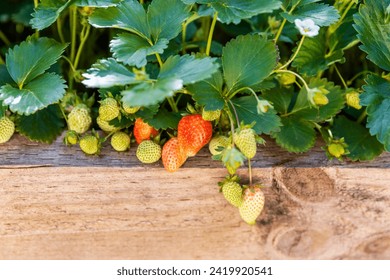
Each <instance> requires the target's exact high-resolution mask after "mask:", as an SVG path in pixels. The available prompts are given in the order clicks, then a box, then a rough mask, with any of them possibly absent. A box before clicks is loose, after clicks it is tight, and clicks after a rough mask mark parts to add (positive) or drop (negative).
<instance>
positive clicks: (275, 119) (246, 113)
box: [232, 96, 282, 134]
mask: <svg viewBox="0 0 390 280" xmlns="http://www.w3.org/2000/svg"><path fill="white" fill-rule="evenodd" d="M259 99H261V97H259ZM232 102H233V104H234V108H235V109H236V112H237V115H238V119H239V121H240V122H244V124H251V123H253V122H256V124H255V126H254V127H253V129H254V130H255V131H256V133H257V134H262V133H265V134H270V133H273V132H278V131H280V126H281V125H282V123H281V120H280V117H279V116H278V115H277V114H276V111H275V110H274V109H269V110H268V111H267V113H261V114H259V113H257V100H256V98H255V97H254V96H243V97H240V98H234V99H232Z"/></svg>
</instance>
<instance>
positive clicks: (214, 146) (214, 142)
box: [209, 135, 230, 156]
mask: <svg viewBox="0 0 390 280" xmlns="http://www.w3.org/2000/svg"><path fill="white" fill-rule="evenodd" d="M229 144H230V141H229V138H228V137H226V136H223V135H217V136H214V137H213V138H212V139H211V140H210V142H209V151H210V153H211V154H212V155H213V156H216V155H220V154H221V151H220V150H219V149H221V147H222V148H225V147H227V146H228V145H229Z"/></svg>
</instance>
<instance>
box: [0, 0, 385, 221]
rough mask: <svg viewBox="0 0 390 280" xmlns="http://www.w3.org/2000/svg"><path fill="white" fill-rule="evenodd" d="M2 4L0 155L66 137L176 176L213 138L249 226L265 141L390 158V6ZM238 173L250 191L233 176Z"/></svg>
mask: <svg viewBox="0 0 390 280" xmlns="http://www.w3.org/2000/svg"><path fill="white" fill-rule="evenodd" d="M3 2H4V1H3ZM2 4H3V7H2V10H1V12H0V26H1V29H0V41H1V45H0V136H1V139H0V140H1V141H0V143H3V142H6V141H8V140H9V139H10V138H11V137H12V135H13V134H14V131H16V132H17V133H19V134H21V135H24V136H25V137H27V138H28V139H30V140H31V141H38V142H44V143H51V142H53V141H54V140H55V139H56V138H57V137H59V136H60V135H61V134H62V133H63V131H64V130H66V131H67V132H66V133H64V134H63V135H64V142H65V143H66V144H68V145H74V144H77V143H79V145H80V147H81V149H82V150H83V151H84V152H85V153H86V154H90V155H91V154H92V155H96V154H99V151H100V149H101V148H104V149H105V148H109V147H103V146H102V143H103V142H105V141H107V140H108V139H110V138H111V137H112V138H111V145H112V147H113V148H114V149H115V150H117V151H127V150H128V148H129V146H130V142H134V139H135V141H136V142H137V144H138V146H136V147H135V148H134V149H137V157H138V158H139V159H140V161H141V162H144V163H152V162H156V161H158V160H159V159H160V157H162V163H163V165H164V167H165V168H166V169H167V170H168V171H171V172H175V171H178V170H179V168H180V167H181V166H182V165H183V164H185V161H186V160H187V158H188V157H189V156H196V154H197V153H198V151H199V150H200V149H202V148H203V147H204V146H205V145H207V144H208V143H209V142H210V140H211V139H212V140H211V143H210V147H209V150H210V152H211V153H212V157H213V159H215V160H220V161H221V165H223V166H225V167H226V169H227V173H229V174H230V175H231V176H229V177H228V179H226V180H227V181H226V180H225V181H223V182H222V183H221V184H222V185H223V184H225V185H229V186H230V187H229V188H228V187H226V188H225V191H224V187H222V188H221V189H222V190H221V191H222V192H223V193H224V195H225V197H227V198H228V200H229V202H230V203H232V204H233V205H235V206H240V205H241V203H242V205H241V206H240V213H241V215H242V216H243V219H244V220H245V221H247V222H248V223H250V224H252V223H254V220H255V219H256V217H257V216H258V215H259V214H260V212H261V209H262V208H263V203H264V200H263V193H262V191H261V190H260V188H259V187H257V185H258V184H257V183H256V184H253V182H252V176H251V165H250V163H251V161H250V160H251V158H253V157H254V156H255V155H256V153H258V152H261V150H259V146H258V145H257V144H259V143H264V142H265V141H264V139H263V137H262V136H265V135H268V136H269V137H268V138H267V139H270V140H268V141H275V142H276V143H277V144H278V145H279V146H281V147H282V148H283V149H285V150H286V152H290V153H304V152H310V149H311V148H312V147H313V146H314V144H315V143H316V141H317V139H318V138H321V139H322V142H323V143H324V144H323V150H324V153H326V155H327V156H328V157H329V159H330V160H332V159H337V160H349V161H364V160H373V159H375V158H376V157H377V156H379V155H380V154H381V153H382V152H384V151H387V152H388V151H390V74H389V71H390V0H380V1H376V0H365V1H357V0H334V1H331V0H327V1H321V0H272V1H268V0H250V1H249V0H248V1H234V0H220V1H214V0H198V1H196V0H152V1H147V0H145V1H143V0H140V1H136V0H41V1H39V0H5V2H4V3H2ZM95 130H102V131H103V132H102V134H103V133H104V134H105V136H104V137H103V136H101V135H102V134H99V133H97V132H95ZM99 135H100V136H99ZM213 136H214V138H213ZM0 148H1V147H0ZM261 149H266V147H261ZM245 162H247V166H248V167H249V169H248V177H249V185H248V186H245V185H242V184H240V182H239V179H238V177H237V176H236V175H235V174H236V173H237V170H238V169H239V168H240V167H242V166H243V164H244V163H245ZM229 178H230V179H229ZM231 178H234V179H231ZM229 180H230V181H229ZM239 193H242V194H241V196H242V197H239V196H240V194H239ZM253 196H254V197H256V198H255V199H251V198H250V197H253ZM241 200H242V201H243V202H241ZM249 201H251V202H249ZM253 201H255V202H253Z"/></svg>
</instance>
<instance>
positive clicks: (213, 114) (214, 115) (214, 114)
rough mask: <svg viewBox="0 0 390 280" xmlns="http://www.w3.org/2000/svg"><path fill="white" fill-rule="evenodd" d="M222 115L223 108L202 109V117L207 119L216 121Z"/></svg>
mask: <svg viewBox="0 0 390 280" xmlns="http://www.w3.org/2000/svg"><path fill="white" fill-rule="evenodd" d="M220 116H221V110H215V111H206V110H203V111H202V118H203V119H204V120H205V121H214V120H216V119H218V118H219V117H220Z"/></svg>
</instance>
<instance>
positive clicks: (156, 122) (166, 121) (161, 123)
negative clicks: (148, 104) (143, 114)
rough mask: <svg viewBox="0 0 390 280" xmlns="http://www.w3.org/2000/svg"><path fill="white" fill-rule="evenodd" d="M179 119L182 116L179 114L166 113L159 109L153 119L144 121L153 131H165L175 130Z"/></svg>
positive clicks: (164, 110)
mask: <svg viewBox="0 0 390 280" xmlns="http://www.w3.org/2000/svg"><path fill="white" fill-rule="evenodd" d="M181 118H182V116H181V114H180V113H175V112H168V111H167V110H166V109H164V108H163V109H160V111H158V113H157V114H156V115H154V116H153V118H146V119H144V121H146V122H147V123H148V124H150V125H151V126H153V127H154V128H155V129H164V130H166V129H168V128H172V129H176V128H177V125H178V123H179V121H180V119H181Z"/></svg>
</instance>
